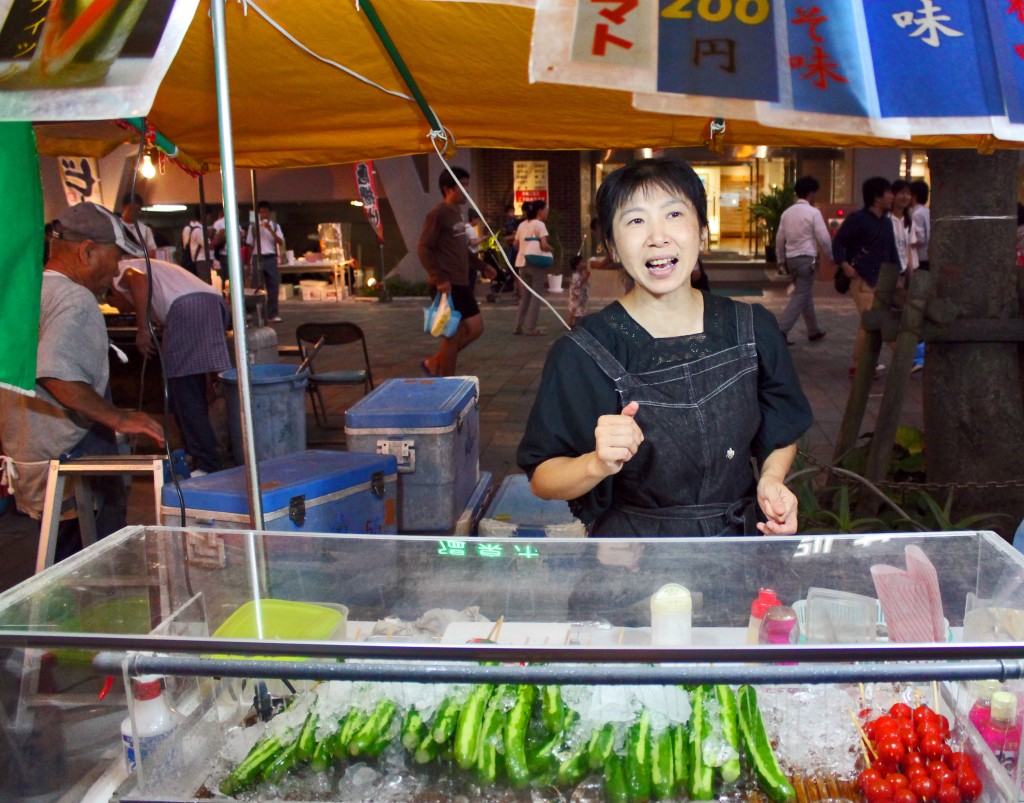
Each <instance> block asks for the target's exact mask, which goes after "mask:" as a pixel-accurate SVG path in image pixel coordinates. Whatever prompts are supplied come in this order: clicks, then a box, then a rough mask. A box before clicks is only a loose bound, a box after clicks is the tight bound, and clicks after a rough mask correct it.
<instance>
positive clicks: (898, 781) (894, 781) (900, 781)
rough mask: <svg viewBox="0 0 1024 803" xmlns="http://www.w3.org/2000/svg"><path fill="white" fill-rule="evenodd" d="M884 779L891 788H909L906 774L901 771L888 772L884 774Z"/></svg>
mask: <svg viewBox="0 0 1024 803" xmlns="http://www.w3.org/2000/svg"><path fill="white" fill-rule="evenodd" d="M885 780H887V781H888V782H889V785H890V786H891V787H892V788H893V790H896V789H909V788H910V781H908V780H907V776H906V775H904V774H903V773H902V772H890V773H889V774H888V775H886V776H885Z"/></svg>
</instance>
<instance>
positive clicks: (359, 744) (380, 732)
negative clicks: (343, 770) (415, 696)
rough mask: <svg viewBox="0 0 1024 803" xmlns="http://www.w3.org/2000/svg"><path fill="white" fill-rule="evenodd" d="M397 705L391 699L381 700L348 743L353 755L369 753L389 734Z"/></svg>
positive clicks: (350, 752) (349, 750)
mask: <svg viewBox="0 0 1024 803" xmlns="http://www.w3.org/2000/svg"><path fill="white" fill-rule="evenodd" d="M395 709H396V706H395V704H394V703H393V702H392V701H391V700H381V701H380V702H379V703H377V705H376V707H375V708H374V709H373V713H372V714H370V716H368V717H367V718H366V721H365V722H364V723H363V725H362V727H361V728H359V730H358V731H356V733H355V735H354V736H353V737H352V739H351V741H350V742H349V743H348V752H349V754H350V755H353V756H361V755H363V754H364V753H367V752H368V751H369V750H370V748H371V747H372V746H373V745H375V744H376V743H377V742H378V741H379V740H380V739H381V738H382V737H384V736H386V735H387V732H388V728H390V727H391V721H392V720H393V719H394V718H395Z"/></svg>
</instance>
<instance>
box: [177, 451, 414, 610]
mask: <svg viewBox="0 0 1024 803" xmlns="http://www.w3.org/2000/svg"><path fill="white" fill-rule="evenodd" d="M259 465H260V484H261V488H262V493H261V497H262V500H263V516H264V522H265V524H266V529H267V530H268V531H271V532H274V531H276V532H281V533H284V535H276V536H275V535H268V536H266V537H265V538H263V539H262V542H261V543H262V546H263V549H264V555H265V558H266V563H267V579H268V583H269V585H268V593H269V594H271V595H272V596H274V597H276V598H278V599H287V600H305V601H308V602H316V603H320V604H342V605H345V606H347V607H349V608H350V610H351V615H352V616H353V618H357V619H358V618H377V617H381V616H383V615H384V613H383V612H382V611H380V610H378V607H377V606H379V604H380V600H381V599H386V598H387V595H388V593H389V591H388V589H390V588H391V587H392V586H393V585H394V584H395V583H397V582H398V566H397V554H396V548H395V542H394V541H389V540H380V539H377V538H365V539H361V540H349V539H333V538H292V537H289V536H290V534H296V535H298V534H310V535H312V534H315V533H331V534H333V533H365V534H368V535H375V534H392V533H395V532H396V524H397V509H398V477H397V465H396V462H395V458H393V457H388V456H386V455H368V454H351V453H348V452H329V451H307V452H297V453H295V454H291V455H284V456H282V457H274V458H271V459H269V460H263V461H260V464H259ZM180 484H181V491H182V495H183V496H184V498H185V517H186V526H187V527H190V528H194V529H193V532H190V533H188V534H187V537H186V539H185V550H186V559H187V560H188V563H189V565H190V566H192V567H194V568H195V569H196V570H197V571H198V570H202V569H209V570H213V571H217V570H219V569H221V568H223V567H224V566H225V565H227V564H229V563H232V564H233V563H235V562H236V561H243V560H245V559H246V548H245V547H246V540H245V536H244V534H243V533H242V532H237V533H233V532H230V531H232V530H238V531H241V530H248V529H249V496H248V493H247V492H246V486H245V467H244V466H239V467H238V468H230V469H227V470H225V471H218V472H216V473H214V474H208V475H206V476H204V477H196V478H195V479H189V480H185V481H184V482H182V483H180ZM161 503H162V508H161V510H162V514H163V515H162V518H163V523H164V524H165V525H166V526H168V527H177V526H180V524H181V510H180V508H179V506H178V495H177V493H176V492H175V490H174V486H173V485H164V487H163V492H162V495H161ZM195 528H215V529H216V530H218V532H216V533H214V532H210V533H209V535H205V534H203V533H202V532H201V530H196V529H195ZM225 531H228V532H225Z"/></svg>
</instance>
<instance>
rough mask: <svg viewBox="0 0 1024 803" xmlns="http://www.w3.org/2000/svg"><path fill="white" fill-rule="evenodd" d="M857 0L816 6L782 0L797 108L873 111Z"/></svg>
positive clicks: (856, 114) (855, 113)
mask: <svg viewBox="0 0 1024 803" xmlns="http://www.w3.org/2000/svg"><path fill="white" fill-rule="evenodd" d="M860 2H861V0H831V2H822V3H820V5H816V4H813V3H811V2H809V1H808V0H786V3H785V7H786V32H787V44H788V47H789V70H790V82H791V85H792V93H793V108H794V109H797V110H799V111H807V112H820V113H824V114H842V115H848V116H854V117H869V116H872V115H873V114H874V115H876V116H877V113H878V109H877V102H876V98H875V94H874V87H873V85H872V84H871V83H870V82H869V79H870V78H871V76H870V71H865V69H864V62H865V59H866V58H867V57H868V54H869V53H870V50H869V48H868V47H867V41H866V37H865V36H864V35H863V34H864V31H863V27H864V26H863V25H862V24H861V23H860V18H859V16H858V14H857V8H856V7H857V6H859V5H860Z"/></svg>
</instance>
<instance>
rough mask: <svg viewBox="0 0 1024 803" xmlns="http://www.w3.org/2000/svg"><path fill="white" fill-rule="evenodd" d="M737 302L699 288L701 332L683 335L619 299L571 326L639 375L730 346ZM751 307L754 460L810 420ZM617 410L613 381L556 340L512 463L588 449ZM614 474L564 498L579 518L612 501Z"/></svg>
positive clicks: (782, 344)
mask: <svg viewBox="0 0 1024 803" xmlns="http://www.w3.org/2000/svg"><path fill="white" fill-rule="evenodd" d="M736 303H737V302H734V301H732V300H730V299H727V298H723V297H721V296H715V295H711V294H707V293H705V294H704V331H703V332H701V333H699V334H695V335H686V336H683V337H667V338H654V337H652V336H651V335H650V334H649V333H648V332H647V330H646V329H644V328H643V327H642V326H640V324H638V323H637V322H636V321H635V320H634V319H633V318H632V317H630V315H629V313H627V312H626V310H625V309H624V308H623V306H622V305H621V304H620V303H619V302H617V301H616V302H613V303H612V304H610V305H608V306H607V307H605V308H604V309H603V310H601V311H600V312H597V313H595V314H593V315H588V316H587V317H585V318H583V319H582V320H581V321H580V323H579V324H577V325H578V326H582V327H583V328H585V329H586V330H587V331H588V332H589V333H590V334H591V335H593V336H594V337H595V338H596V339H597V340H598V342H600V343H601V345H602V346H604V347H605V348H606V349H608V351H609V352H610V353H611V355H612V356H613V357H615V359H616V360H618V362H619V363H620V364H621V365H622V366H623V367H624V368H625V369H626V370H627V371H628V372H629V373H631V374H637V373H645V372H648V371H654V370H657V369H659V368H667V367H669V366H671V365H676V364H679V363H683V362H690V361H692V360H696V359H700V358H702V357H706V356H708V355H710V354H714V353H716V352H718V351H721V350H722V349H725V348H730V347H733V346H736V345H737V343H736ZM752 307H753V317H754V339H755V342H756V348H757V365H758V378H757V387H758V403H759V405H760V408H761V426H760V428H759V429H758V432H757V435H756V436H755V438H754V442H753V443H752V444H751V451H752V452H753V454H754V456H755V457H756V458H757V460H758V462H759V463H760V462H762V461H763V460H764V459H765V458H766V457H767V456H768V455H769V454H771V452H773V451H775V450H776V449H779V448H782V447H784V446H788V445H790V444H792V443H795V442H796V441H797V440H799V438H800V437H801V436H802V435H803V434H804V433H805V432H807V430H808V429H810V426H811V422H812V420H813V419H812V415H811V407H810V404H808V402H807V399H806V397H805V396H804V394H803V390H801V388H800V380H799V378H798V376H797V373H796V369H795V367H794V366H793V361H792V359H791V358H790V356H789V350H788V349H787V347H786V341H785V339H784V337H783V335H782V333H781V331H780V330H779V324H778V322H777V321H776V319H775V316H774V315H772V313H770V312H769V311H768V310H767V309H765V308H764V307H762V306H761V305H760V304H753V305H752ZM620 409H621V408H620V406H619V398H618V393H617V392H616V390H615V385H614V383H613V382H612V380H611V379H609V378H608V377H607V376H606V375H605V374H604V372H603V371H601V369H600V368H598V366H597V363H595V362H594V360H593V359H592V358H591V357H590V355H588V354H587V353H586V352H585V351H583V349H582V348H580V347H579V346H578V345H577V344H576V343H575V342H573V341H572V340H570V339H569V338H567V337H562V338H559V339H558V340H557V341H555V343H554V344H553V345H552V347H551V351H550V352H549V353H548V358H547V362H546V363H545V365H544V372H543V374H542V376H541V381H540V388H539V389H538V391H537V398H536V400H535V401H534V404H533V409H532V410H531V411H530V417H529V419H528V420H527V423H526V432H525V433H524V435H523V439H522V441H521V442H520V444H519V450H518V452H517V454H516V462H517V463H518V464H519V466H520V467H521V468H522V469H523V470H524V471H525V472H526V473H527V474H529V475H530V476H532V475H533V471H534V469H535V468H536V467H537V466H538V465H540V464H541V463H543V462H544V461H545V460H548V459H550V458H552V457H578V456H579V455H582V454H586V453H587V452H591V451H593V450H594V448H595V441H594V427H595V426H596V425H597V419H598V418H599V417H600V416H602V415H609V414H615V413H618V412H620ZM613 479H614V478H613V477H608V478H607V479H605V480H603V481H602V482H601V483H599V484H598V485H597V486H595V487H594V489H593V490H591V491H590V492H589V493H587V494H585V495H584V496H582V497H580V498H579V499H575V500H573V501H572V502H570V507H571V508H572V510H573V512H574V513H575V514H576V515H577V516H578V517H579V518H581V519H582V520H583V521H584V522H587V523H589V522H591V521H593V520H594V519H596V518H597V517H598V516H599V515H600V514H601V513H603V512H604V511H605V510H607V509H608V507H609V506H610V505H611V501H612V486H613Z"/></svg>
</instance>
